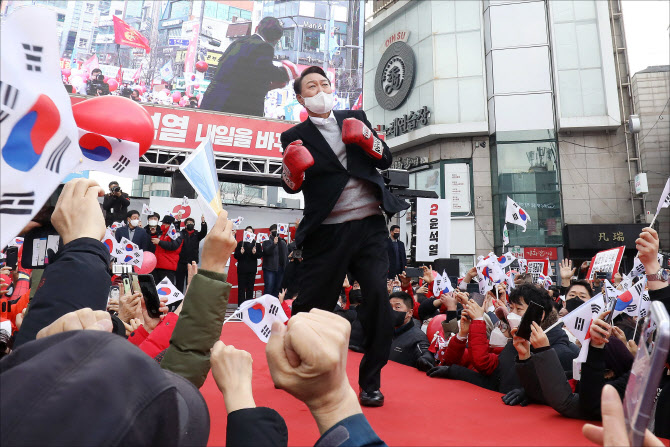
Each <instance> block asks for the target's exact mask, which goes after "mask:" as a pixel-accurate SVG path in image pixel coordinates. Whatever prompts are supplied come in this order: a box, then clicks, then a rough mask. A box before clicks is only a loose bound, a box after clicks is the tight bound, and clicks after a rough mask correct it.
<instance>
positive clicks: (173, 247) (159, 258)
mask: <svg viewBox="0 0 670 447" xmlns="http://www.w3.org/2000/svg"><path fill="white" fill-rule="evenodd" d="M159 239H160V242H159V243H158V245H156V268H157V269H163V270H172V271H173V272H174V271H176V270H177V264H178V263H179V253H180V252H181V243H182V238H181V234H179V235H178V236H177V239H175V240H172V238H171V237H170V236H168V234H167V232H166V233H165V234H163V235H161V237H160V238H159Z"/></svg>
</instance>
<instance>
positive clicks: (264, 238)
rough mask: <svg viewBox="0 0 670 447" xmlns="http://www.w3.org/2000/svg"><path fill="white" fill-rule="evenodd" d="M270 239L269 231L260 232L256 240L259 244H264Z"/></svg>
mask: <svg viewBox="0 0 670 447" xmlns="http://www.w3.org/2000/svg"><path fill="white" fill-rule="evenodd" d="M268 240H270V236H268V234H267V233H258V236H256V242H257V243H259V244H262V243H263V242H265V241H268Z"/></svg>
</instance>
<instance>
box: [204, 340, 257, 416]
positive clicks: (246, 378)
mask: <svg viewBox="0 0 670 447" xmlns="http://www.w3.org/2000/svg"><path fill="white" fill-rule="evenodd" d="M211 352H212V354H211V356H210V363H211V365H212V375H213V376H214V381H215V382H216V386H217V387H219V390H220V391H221V393H222V394H223V400H224V402H225V404H226V411H227V412H228V414H230V413H232V412H233V411H236V410H241V409H243V408H256V403H255V402H254V396H253V394H252V390H251V377H252V367H251V366H252V363H253V359H252V358H251V354H249V353H248V352H247V351H242V350H240V349H235V347H234V346H232V345H228V346H227V345H226V344H224V343H223V342H222V341H221V340H219V341H217V342H216V343H215V344H214V347H212V351H211Z"/></svg>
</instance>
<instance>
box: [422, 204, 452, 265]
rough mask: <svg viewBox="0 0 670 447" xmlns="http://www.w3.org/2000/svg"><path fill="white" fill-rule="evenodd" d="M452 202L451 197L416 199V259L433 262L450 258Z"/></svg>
mask: <svg viewBox="0 0 670 447" xmlns="http://www.w3.org/2000/svg"><path fill="white" fill-rule="evenodd" d="M450 237H451V203H450V201H449V199H425V198H419V199H417V200H416V260H417V261H419V262H432V261H434V260H435V259H438V258H449V257H450V254H451V250H450V247H449V240H450Z"/></svg>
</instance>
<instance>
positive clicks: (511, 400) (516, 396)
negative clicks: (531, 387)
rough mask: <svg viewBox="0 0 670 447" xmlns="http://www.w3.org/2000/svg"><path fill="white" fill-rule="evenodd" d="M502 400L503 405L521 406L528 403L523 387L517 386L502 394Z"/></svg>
mask: <svg viewBox="0 0 670 447" xmlns="http://www.w3.org/2000/svg"><path fill="white" fill-rule="evenodd" d="M502 401H503V403H504V404H505V405H521V406H522V407H525V406H526V405H528V404H529V403H530V402H529V401H528V396H526V391H525V390H524V389H523V388H517V389H515V390H512V391H510V392H509V393H507V394H505V395H504V396H502Z"/></svg>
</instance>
